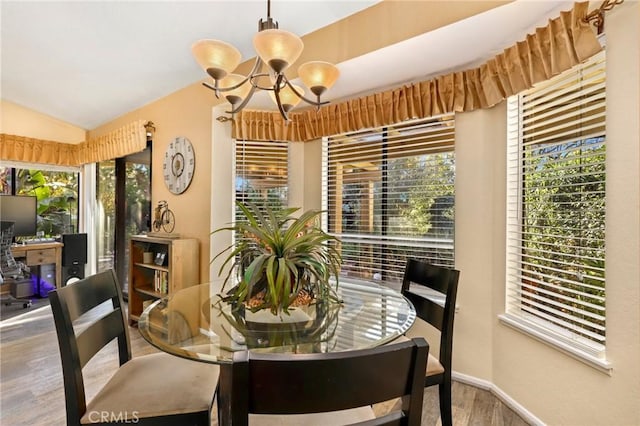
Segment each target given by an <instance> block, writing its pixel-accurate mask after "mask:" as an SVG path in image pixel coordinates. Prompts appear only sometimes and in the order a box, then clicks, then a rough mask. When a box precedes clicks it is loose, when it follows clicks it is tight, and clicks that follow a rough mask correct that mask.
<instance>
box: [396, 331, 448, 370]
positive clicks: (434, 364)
mask: <svg viewBox="0 0 640 426" xmlns="http://www.w3.org/2000/svg"><path fill="white" fill-rule="evenodd" d="M409 340H411V339H409V338H408V337H407V336H400V337H398V338H397V339H395V340H394V341H393V342H391V343H389V344H390V345H391V344H394V343H399V342H406V341H409ZM441 373H444V367H443V366H442V364H440V361H438V358H436V357H435V356H433V355H431V352H429V358H427V371H425V377H427V376H434V375H436V374H441Z"/></svg>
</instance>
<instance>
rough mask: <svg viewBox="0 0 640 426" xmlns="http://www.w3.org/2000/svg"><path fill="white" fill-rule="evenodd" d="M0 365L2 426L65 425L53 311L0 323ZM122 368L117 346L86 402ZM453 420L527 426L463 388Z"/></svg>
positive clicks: (430, 408)
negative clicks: (119, 366)
mask: <svg viewBox="0 0 640 426" xmlns="http://www.w3.org/2000/svg"><path fill="white" fill-rule="evenodd" d="M130 336H131V349H132V352H133V356H134V357H135V356H140V355H144V354H148V353H152V352H154V351H156V349H155V348H153V347H152V346H150V345H149V344H148V343H147V342H145V341H144V339H143V338H142V337H141V336H140V334H139V333H138V330H137V329H135V328H131V329H130ZM0 359H1V364H0V395H1V400H0V424H2V425H11V426H20V425H25V426H26V425H29V426H36V425H42V426H50V425H64V424H65V407H64V390H63V389H62V368H61V366H60V355H59V352H58V342H57V339H56V334H55V328H54V325H53V317H52V314H51V309H50V307H48V306H46V307H43V308H40V309H39V310H37V311H32V312H30V313H28V314H25V315H22V316H18V317H15V318H12V319H10V320H7V321H3V322H2V323H0ZM117 366H118V361H117V347H116V345H115V342H112V343H111V344H110V345H109V346H108V347H107V348H105V350H103V351H102V352H100V353H99V354H98V355H97V356H96V357H94V359H92V360H91V361H90V362H89V364H88V365H87V367H85V371H86V372H87V374H86V376H85V380H86V383H85V385H86V388H87V398H89V399H90V398H92V397H93V395H94V394H95V392H96V391H97V390H98V389H100V387H102V386H103V385H104V383H105V382H106V381H107V380H108V378H109V377H110V375H111V373H112V372H113V371H114V370H115V369H116V368H117ZM394 403H395V402H393V401H391V402H388V403H385V404H378V405H377V406H376V407H375V411H376V412H377V413H383V412H385V411H386V410H388V409H389V408H390V407H392V406H393V405H394ZM214 417H215V416H214ZM453 418H454V425H456V426H467V425H474V426H475V425H497V426H520V425H526V424H527V423H526V422H524V421H523V420H522V419H521V418H520V417H518V415H516V414H515V413H514V412H513V411H511V410H510V409H509V408H507V407H506V406H505V405H504V404H503V403H502V402H501V401H499V400H498V399H497V398H495V397H494V396H493V395H491V394H490V393H489V392H487V391H485V390H481V389H477V388H474V387H472V386H468V385H464V384H461V383H458V382H454V386H453ZM214 423H215V422H214ZM422 424H423V425H440V411H439V408H438V393H437V387H433V386H432V387H430V388H427V389H425V399H424V410H423V414H422Z"/></svg>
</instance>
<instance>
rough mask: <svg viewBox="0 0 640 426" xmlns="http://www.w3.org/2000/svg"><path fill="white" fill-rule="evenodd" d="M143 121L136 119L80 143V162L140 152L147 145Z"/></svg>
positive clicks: (93, 161) (96, 160) (86, 162)
mask: <svg viewBox="0 0 640 426" xmlns="http://www.w3.org/2000/svg"><path fill="white" fill-rule="evenodd" d="M144 125H145V121H143V120H138V121H134V122H132V123H129V124H127V125H126V126H123V127H120V128H119V129H116V130H114V131H111V132H109V133H107V134H105V135H102V136H99V137H97V138H95V139H90V140H88V141H87V142H85V143H82V144H80V147H79V154H80V159H81V160H82V164H88V163H97V162H99V161H104V160H111V159H113V158H119V157H124V156H125V155H128V154H132V153H134V152H140V151H142V150H144V149H145V148H146V147H147V132H146V129H145V127H144Z"/></svg>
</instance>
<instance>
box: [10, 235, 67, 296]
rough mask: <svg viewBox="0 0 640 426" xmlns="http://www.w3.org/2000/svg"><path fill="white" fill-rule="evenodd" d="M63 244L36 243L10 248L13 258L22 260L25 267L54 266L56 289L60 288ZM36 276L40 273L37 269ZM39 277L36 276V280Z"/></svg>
mask: <svg viewBox="0 0 640 426" xmlns="http://www.w3.org/2000/svg"><path fill="white" fill-rule="evenodd" d="M63 245H64V244H62V243H57V242H51V243H38V244H24V245H22V244H19V245H14V246H11V254H13V257H14V258H16V260H17V259H24V260H22V261H23V262H24V263H25V264H26V265H27V266H38V267H39V266H40V265H49V264H52V263H53V264H55V265H56V287H61V286H62V247H63ZM38 274H40V271H39V269H38ZM40 278H41V277H40V276H38V279H40Z"/></svg>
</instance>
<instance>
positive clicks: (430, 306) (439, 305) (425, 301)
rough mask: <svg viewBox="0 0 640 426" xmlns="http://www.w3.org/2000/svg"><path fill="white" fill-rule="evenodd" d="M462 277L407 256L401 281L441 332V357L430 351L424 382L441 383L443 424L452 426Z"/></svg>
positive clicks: (422, 314)
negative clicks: (453, 360) (456, 323)
mask: <svg viewBox="0 0 640 426" xmlns="http://www.w3.org/2000/svg"><path fill="white" fill-rule="evenodd" d="M459 277H460V271H458V270H456V269H452V268H445V267H442V266H435V265H431V264H429V263H425V262H421V261H419V260H415V259H408V260H407V265H406V268H405V271H404V279H403V280H402V294H403V295H404V296H405V297H406V298H407V299H409V300H410V301H411V303H413V306H414V307H415V308H416V314H417V316H418V317H419V318H420V319H422V320H424V321H426V322H428V323H429V324H431V325H432V326H434V327H435V328H437V329H438V330H439V331H440V353H439V356H438V358H436V357H435V356H433V355H432V354H429V359H428V361H427V368H426V374H425V378H424V385H425V387H429V386H433V385H438V388H439V389H438V393H439V399H440V418H441V419H442V425H443V426H450V425H451V424H452V421H453V417H452V413H451V358H452V353H453V320H454V316H455V308H456V296H457V293H458V279H459ZM410 335H411V334H410V333H409V336H410Z"/></svg>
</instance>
